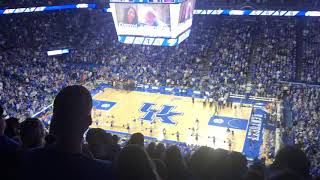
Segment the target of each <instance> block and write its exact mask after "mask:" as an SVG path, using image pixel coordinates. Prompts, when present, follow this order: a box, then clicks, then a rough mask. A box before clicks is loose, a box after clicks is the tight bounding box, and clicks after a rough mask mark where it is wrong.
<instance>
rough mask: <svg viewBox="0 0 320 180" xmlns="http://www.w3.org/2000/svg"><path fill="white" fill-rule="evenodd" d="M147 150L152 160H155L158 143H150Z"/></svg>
mask: <svg viewBox="0 0 320 180" xmlns="http://www.w3.org/2000/svg"><path fill="white" fill-rule="evenodd" d="M146 150H147V152H148V154H149V156H150V157H151V158H155V150H156V143H155V142H150V143H149V144H148V146H147V148H146Z"/></svg>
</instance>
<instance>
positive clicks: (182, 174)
mask: <svg viewBox="0 0 320 180" xmlns="http://www.w3.org/2000/svg"><path fill="white" fill-rule="evenodd" d="M164 161H165V163H166V165H167V167H168V180H176V179H179V180H185V179H188V177H189V175H188V172H187V168H186V165H185V162H184V159H183V157H182V155H181V152H180V149H179V148H178V147H177V146H175V145H174V146H170V147H169V148H168V149H167V151H166V153H165V160H164Z"/></svg>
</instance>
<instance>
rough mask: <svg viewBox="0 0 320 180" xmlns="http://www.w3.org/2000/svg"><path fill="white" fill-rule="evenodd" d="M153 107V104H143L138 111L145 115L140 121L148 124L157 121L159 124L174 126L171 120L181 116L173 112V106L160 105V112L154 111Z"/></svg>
mask: <svg viewBox="0 0 320 180" xmlns="http://www.w3.org/2000/svg"><path fill="white" fill-rule="evenodd" d="M155 106H156V104H153V103H143V105H142V107H141V108H140V109H139V111H140V112H142V113H145V115H144V116H143V117H141V118H140V119H141V120H145V121H150V122H152V121H154V120H156V119H158V120H159V121H160V122H161V123H166V124H176V123H175V122H174V121H173V120H172V118H173V117H174V116H182V115H183V113H179V112H174V111H173V110H174V109H175V108H176V107H175V106H169V105H162V106H161V108H160V110H158V109H155Z"/></svg>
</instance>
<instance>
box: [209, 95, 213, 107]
mask: <svg viewBox="0 0 320 180" xmlns="http://www.w3.org/2000/svg"><path fill="white" fill-rule="evenodd" d="M209 104H210V105H209V106H210V108H212V106H213V98H211V97H210V98H209Z"/></svg>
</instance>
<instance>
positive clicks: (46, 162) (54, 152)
mask: <svg viewBox="0 0 320 180" xmlns="http://www.w3.org/2000/svg"><path fill="white" fill-rule="evenodd" d="M35 170H37V171H36V172H34V171H35ZM22 177H23V179H30V180H37V179H39V180H40V179H41V180H43V178H45V179H46V180H51V179H52V180H53V179H59V180H60V179H68V180H70V179H77V180H86V179H105V180H109V179H111V180H113V179H114V178H113V173H112V164H111V163H110V162H108V161H99V160H94V159H90V158H88V157H86V156H85V155H83V154H80V153H67V152H61V151H59V149H58V148H57V147H54V146H52V147H46V148H38V149H33V150H30V151H28V152H26V153H25V154H24V157H23V167H22Z"/></svg>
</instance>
